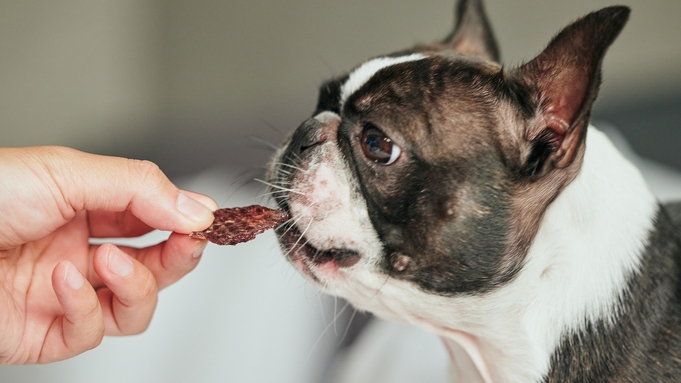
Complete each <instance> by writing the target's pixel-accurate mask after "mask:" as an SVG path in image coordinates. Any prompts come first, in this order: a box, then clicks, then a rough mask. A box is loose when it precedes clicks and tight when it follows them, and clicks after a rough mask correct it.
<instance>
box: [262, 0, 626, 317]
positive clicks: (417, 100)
mask: <svg viewBox="0 0 681 383" xmlns="http://www.w3.org/2000/svg"><path fill="white" fill-rule="evenodd" d="M626 16H627V12H624V14H623V11H622V9H606V10H604V11H601V12H598V13H594V14H592V15H589V16H587V17H585V18H583V19H581V20H579V21H577V22H576V23H574V24H573V25H571V26H569V27H568V28H566V29H565V30H564V31H563V32H562V33H561V34H559V35H558V36H557V37H556V38H555V39H554V40H553V41H552V42H551V44H549V46H548V48H547V49H546V50H545V51H544V52H543V53H542V54H540V55H539V56H538V57H537V58H535V59H534V60H532V61H531V62H529V63H528V64H526V65H523V66H521V67H519V68H517V69H514V70H510V71H509V70H506V69H504V68H502V66H501V65H499V64H498V63H497V62H496V61H497V59H498V57H497V56H498V53H497V48H496V45H495V43H494V39H493V38H492V33H491V30H490V28H489V26H488V23H487V20H486V18H485V16H484V13H483V12H482V7H481V5H480V4H479V3H477V2H469V1H463V2H462V3H461V5H460V6H459V12H458V22H457V26H456V28H455V30H454V32H453V33H452V34H451V35H450V37H448V38H447V39H446V40H445V41H444V42H442V43H439V44H434V45H428V46H419V47H416V48H414V49H412V50H409V51H404V52H401V53H398V54H394V55H390V56H382V57H378V58H375V59H372V60H369V61H367V62H365V63H364V64H362V65H360V66H358V67H357V68H355V69H354V70H352V71H351V72H349V73H348V74H347V75H345V76H342V77H340V78H337V79H334V80H331V81H329V82H327V83H326V84H324V85H323V86H322V88H321V91H320V96H319V101H318V105H317V109H316V111H315V113H314V114H313V116H312V117H311V118H309V119H308V120H306V121H304V122H303V123H302V124H301V126H300V127H299V128H298V129H297V130H296V131H295V132H294V133H293V135H292V136H291V137H290V138H289V140H288V141H287V142H286V143H285V146H284V147H283V148H282V149H281V151H280V152H279V153H278V154H277V156H276V157H275V159H274V161H273V162H272V167H271V169H270V175H269V181H270V182H271V183H272V185H274V186H273V188H274V189H273V191H274V192H275V193H276V201H277V203H278V204H279V205H280V206H281V207H282V208H284V209H287V210H288V211H289V212H290V213H291V215H292V217H293V219H292V221H291V222H290V224H288V225H284V226H282V227H280V228H279V229H278V234H279V236H280V241H281V243H282V247H283V248H284V251H285V253H286V256H287V257H288V258H289V260H290V261H291V262H292V263H293V264H294V265H295V266H296V267H297V268H298V269H299V270H300V271H301V272H302V273H303V274H304V275H306V276H307V277H309V279H311V280H313V281H314V282H315V283H317V284H318V285H319V286H320V287H321V288H323V289H324V290H325V291H327V292H329V293H331V294H334V295H339V296H343V297H345V298H347V299H349V300H350V301H351V302H352V303H354V304H355V305H356V306H358V307H360V308H365V309H369V310H371V311H374V312H377V313H379V314H382V315H384V316H388V317H398V318H401V319H404V318H402V317H403V316H404V313H406V312H410V313H415V312H419V311H421V312H423V311H427V310H428V307H427V303H425V302H423V299H424V298H423V297H427V296H437V297H457V296H471V295H481V294H484V293H486V292H490V291H493V290H496V289H499V288H502V287H503V286H504V285H505V284H507V283H509V282H510V281H512V280H513V279H514V278H515V277H516V275H518V273H520V272H522V269H523V263H524V258H525V255H526V253H527V249H528V247H529V245H530V244H531V242H532V239H533V237H534V235H535V234H536V231H537V228H538V225H539V223H540V221H541V218H542V214H543V213H544V211H545V209H546V207H547V206H548V205H549V204H550V203H551V201H552V200H553V199H554V198H555V197H556V195H557V194H558V193H559V192H560V191H561V190H562V189H563V188H564V187H565V186H566V185H567V184H568V183H569V182H570V181H571V180H572V179H574V177H575V176H576V174H577V173H578V172H579V167H580V164H581V159H582V155H583V152H584V144H583V142H584V135H585V132H586V127H587V124H588V119H589V113H590V110H591V105H592V103H593V101H594V99H595V97H596V93H597V87H598V82H599V79H600V77H599V76H600V62H601V59H602V56H603V54H604V52H605V49H606V48H607V46H608V45H609V44H610V43H611V42H612V40H613V39H614V37H615V36H616V35H617V33H618V32H619V30H620V29H621V27H622V26H623V24H624V22H625V21H626ZM415 294H416V295H415ZM415 297H416V299H415Z"/></svg>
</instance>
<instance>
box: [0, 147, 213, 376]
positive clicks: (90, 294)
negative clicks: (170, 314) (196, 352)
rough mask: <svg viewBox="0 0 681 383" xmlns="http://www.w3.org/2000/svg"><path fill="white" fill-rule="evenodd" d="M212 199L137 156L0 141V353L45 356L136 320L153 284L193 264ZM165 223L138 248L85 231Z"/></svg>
mask: <svg viewBox="0 0 681 383" xmlns="http://www.w3.org/2000/svg"><path fill="white" fill-rule="evenodd" d="M215 209H217V204H216V203H215V202H214V201H213V200H212V199H210V198H209V197H206V196H203V195H199V194H196V193H192V192H187V191H180V190H179V189H178V188H177V187H176V186H174V185H173V184H172V183H171V182H170V181H169V180H168V179H167V178H166V176H165V175H164V174H163V173H162V172H161V171H160V170H159V169H158V167H157V166H156V165H154V164H152V163H150V162H147V161H138V160H129V159H124V158H116V157H106V156H98V155H93V154H86V153H82V152H79V151H76V150H72V149H68V148H61V147H34V148H0V212H1V213H0V363H2V364H25V363H48V362H53V361H58V360H62V359H66V358H69V357H72V356H75V355H77V354H80V353H82V352H84V351H87V350H89V349H91V348H94V347H96V346H97V345H99V343H100V342H101V340H102V337H103V335H129V334H137V333H140V332H142V331H144V330H145V329H146V328H147V326H148V325H149V322H150V320H151V317H152V314H153V312H154V309H155V307H156V302H157V294H158V290H159V289H161V288H163V287H165V286H167V285H169V284H171V283H173V282H175V281H177V280H178V279H179V278H181V277H182V276H184V275H185V274H186V273H188V272H189V271H191V270H192V269H193V268H194V267H195V266H196V264H197V262H198V256H199V255H200V254H201V252H202V251H203V248H204V247H205V245H206V242H205V241H201V240H196V239H192V238H190V237H189V236H188V235H186V234H187V233H189V232H191V231H195V230H203V229H205V228H206V227H208V226H209V225H210V223H211V222H212V220H213V215H212V213H211V211H213V210H215ZM153 229H159V230H168V231H172V232H173V233H172V234H171V235H170V237H169V238H168V240H167V241H164V242H162V243H159V244H157V245H155V246H150V247H147V248H143V249H134V248H129V247H118V246H115V245H113V244H104V245H91V244H90V243H89V239H90V238H113V237H135V236H139V235H142V234H145V233H147V232H149V231H151V230H153Z"/></svg>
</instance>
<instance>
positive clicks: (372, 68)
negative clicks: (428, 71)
mask: <svg viewBox="0 0 681 383" xmlns="http://www.w3.org/2000/svg"><path fill="white" fill-rule="evenodd" d="M426 57H428V56H426V55H423V54H421V53H414V54H411V55H408V56H399V57H379V58H375V59H373V60H369V61H367V62H365V63H364V64H362V65H360V66H359V68H357V69H355V70H354V71H353V72H352V73H350V76H348V79H347V81H345V84H343V86H342V87H341V97H340V98H341V107H342V106H343V104H345V101H346V100H347V99H348V98H349V97H350V96H351V95H352V94H353V93H355V92H356V91H358V90H359V88H361V87H362V85H364V84H366V82H367V81H369V79H371V78H372V77H373V76H374V75H375V74H376V72H378V71H379V70H381V69H383V68H387V67H389V66H393V65H395V64H400V63H404V62H408V61H418V60H422V59H424V58H426Z"/></svg>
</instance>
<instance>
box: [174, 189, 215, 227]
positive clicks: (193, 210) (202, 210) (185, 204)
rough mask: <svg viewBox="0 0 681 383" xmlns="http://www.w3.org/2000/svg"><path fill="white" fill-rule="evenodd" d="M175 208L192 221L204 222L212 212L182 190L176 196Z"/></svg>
mask: <svg viewBox="0 0 681 383" xmlns="http://www.w3.org/2000/svg"><path fill="white" fill-rule="evenodd" d="M177 210H179V211H180V213H182V214H183V215H184V216H185V217H187V218H189V219H190V220H192V221H194V222H204V221H207V220H209V219H211V218H210V217H212V216H213V212H212V211H210V209H208V208H207V207H206V206H204V205H203V204H202V203H201V202H199V201H197V200H195V199H194V198H191V197H189V196H187V195H186V194H184V193H182V192H180V194H179V195H178V196H177Z"/></svg>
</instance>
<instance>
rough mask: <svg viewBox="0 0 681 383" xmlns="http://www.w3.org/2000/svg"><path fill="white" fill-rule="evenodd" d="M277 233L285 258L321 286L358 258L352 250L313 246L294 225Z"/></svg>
mask: <svg viewBox="0 0 681 383" xmlns="http://www.w3.org/2000/svg"><path fill="white" fill-rule="evenodd" d="M278 234H279V237H280V239H279V241H280V243H281V244H282V245H283V247H284V250H285V252H286V257H287V259H288V260H289V261H290V262H291V263H292V264H293V265H294V266H295V267H296V269H298V271H299V272H300V273H302V274H303V275H304V276H306V277H308V278H310V279H311V280H312V281H314V282H316V283H317V284H319V285H322V286H324V285H326V283H328V282H329V281H330V279H333V278H335V277H336V276H337V275H338V273H339V270H340V269H342V268H349V267H352V266H354V265H355V264H357V262H359V260H360V255H359V253H357V252H356V251H354V250H349V249H339V248H331V249H319V248H317V247H315V246H313V245H312V244H310V241H309V240H308V239H307V238H306V237H305V236H304V235H302V234H301V232H300V231H299V230H298V229H297V228H296V227H295V226H294V227H290V228H286V229H282V230H281V232H280V233H278Z"/></svg>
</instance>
